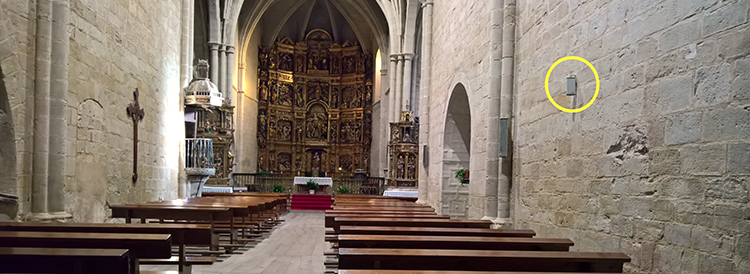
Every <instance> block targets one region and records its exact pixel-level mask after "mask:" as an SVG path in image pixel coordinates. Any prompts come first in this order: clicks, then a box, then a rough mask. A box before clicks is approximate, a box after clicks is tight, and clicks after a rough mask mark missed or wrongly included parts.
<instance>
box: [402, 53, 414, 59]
mask: <svg viewBox="0 0 750 274" xmlns="http://www.w3.org/2000/svg"><path fill="white" fill-rule="evenodd" d="M414 55H415V54H414V53H402V54H401V56H402V58H403V59H405V60H409V61H411V60H412V59H414Z"/></svg>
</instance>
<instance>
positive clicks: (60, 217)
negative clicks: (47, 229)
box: [49, 211, 73, 223]
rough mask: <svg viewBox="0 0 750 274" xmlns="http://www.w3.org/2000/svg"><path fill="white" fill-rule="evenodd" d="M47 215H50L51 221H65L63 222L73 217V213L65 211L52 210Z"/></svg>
mask: <svg viewBox="0 0 750 274" xmlns="http://www.w3.org/2000/svg"><path fill="white" fill-rule="evenodd" d="M49 215H50V216H52V221H53V222H61V223H65V222H67V221H70V220H72V219H73V215H71V214H70V213H67V212H65V211H60V212H52V213H50V214H49Z"/></svg>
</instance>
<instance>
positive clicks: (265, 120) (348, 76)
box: [258, 30, 372, 177]
mask: <svg viewBox="0 0 750 274" xmlns="http://www.w3.org/2000/svg"><path fill="white" fill-rule="evenodd" d="M258 55H259V56H258V58H259V64H260V65H259V69H258V76H259V77H258V79H259V80H258V98H259V106H258V147H259V151H258V168H259V170H262V171H270V172H273V173H275V174H284V175H290V176H300V175H304V176H328V177H342V176H352V175H353V174H354V172H355V171H356V170H369V165H370V159H369V156H370V142H371V137H372V133H371V132H372V79H371V75H372V71H371V67H372V56H371V55H369V54H367V53H364V52H363V51H362V49H361V47H360V46H359V45H358V44H357V43H355V42H346V43H344V44H343V45H340V44H338V43H336V42H335V41H333V40H332V39H331V36H330V35H329V34H328V33H327V32H325V31H324V30H313V31H311V32H310V33H308V34H307V36H306V37H305V40H303V41H299V42H296V43H295V42H293V41H292V40H291V39H289V38H285V39H283V40H281V41H277V42H276V43H275V44H274V46H273V47H272V48H270V49H267V48H260V49H259V54H258Z"/></svg>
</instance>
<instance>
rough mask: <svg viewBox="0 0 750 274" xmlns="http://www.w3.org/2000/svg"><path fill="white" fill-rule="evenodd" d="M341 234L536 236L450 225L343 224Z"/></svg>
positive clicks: (505, 230)
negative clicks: (452, 226) (451, 226)
mask: <svg viewBox="0 0 750 274" xmlns="http://www.w3.org/2000/svg"><path fill="white" fill-rule="evenodd" d="M339 233H340V234H368V235H424V236H479V237H524V238H531V237H534V236H536V232H534V231H533V230H529V229H487V228H450V227H396V226H341V227H340V228H339Z"/></svg>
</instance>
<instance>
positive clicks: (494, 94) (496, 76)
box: [482, 0, 503, 220]
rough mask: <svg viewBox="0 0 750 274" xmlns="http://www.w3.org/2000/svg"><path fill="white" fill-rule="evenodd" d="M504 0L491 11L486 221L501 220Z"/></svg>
mask: <svg viewBox="0 0 750 274" xmlns="http://www.w3.org/2000/svg"><path fill="white" fill-rule="evenodd" d="M502 26H503V0H493V1H492V7H491V10H490V71H489V77H490V81H489V83H490V86H489V88H490V91H489V96H488V99H489V100H488V103H489V105H488V106H487V110H488V114H489V119H488V120H487V133H486V134H487V162H486V166H485V168H486V170H487V179H486V181H485V183H486V185H485V188H484V193H482V196H484V197H482V198H484V209H483V210H482V211H484V217H482V219H484V220H493V219H495V218H496V217H497V210H494V209H496V208H497V176H498V170H499V168H498V163H499V162H500V158H499V156H498V155H499V151H498V146H499V144H500V143H499V136H500V135H499V124H500V70H501V69H502V63H501V57H502V55H501V53H502V52H501V50H502V37H503V29H502Z"/></svg>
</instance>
